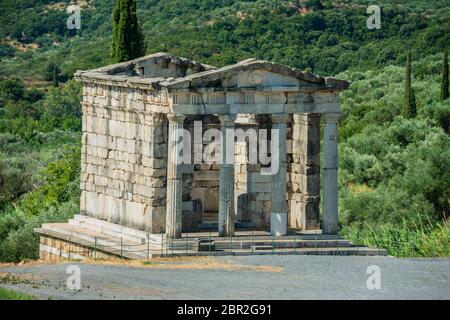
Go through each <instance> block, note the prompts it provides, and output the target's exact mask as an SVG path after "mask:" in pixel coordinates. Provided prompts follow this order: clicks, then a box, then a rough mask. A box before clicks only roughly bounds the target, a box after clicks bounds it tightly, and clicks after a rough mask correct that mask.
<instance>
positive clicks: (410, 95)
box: [403, 52, 417, 118]
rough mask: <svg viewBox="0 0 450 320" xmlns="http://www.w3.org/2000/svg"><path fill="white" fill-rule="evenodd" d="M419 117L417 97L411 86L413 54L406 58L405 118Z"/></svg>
mask: <svg viewBox="0 0 450 320" xmlns="http://www.w3.org/2000/svg"><path fill="white" fill-rule="evenodd" d="M416 115H417V104H416V95H415V93H414V89H413V88H412V85H411V53H409V52H408V54H407V57H406V75H405V96H404V101H403V116H404V117H405V118H415V117H416Z"/></svg>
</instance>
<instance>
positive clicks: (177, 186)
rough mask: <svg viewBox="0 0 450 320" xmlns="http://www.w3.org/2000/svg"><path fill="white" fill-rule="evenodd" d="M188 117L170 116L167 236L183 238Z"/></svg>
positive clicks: (168, 116)
mask: <svg viewBox="0 0 450 320" xmlns="http://www.w3.org/2000/svg"><path fill="white" fill-rule="evenodd" d="M185 117H186V116H184V115H181V114H168V115H167V118H168V120H169V134H168V145H167V153H168V154H167V199H166V236H167V237H169V238H172V239H173V238H181V225H182V221H181V219H182V197H181V196H182V178H183V173H182V167H181V163H182V155H180V151H181V147H182V142H181V141H182V137H183V121H184V119H185Z"/></svg>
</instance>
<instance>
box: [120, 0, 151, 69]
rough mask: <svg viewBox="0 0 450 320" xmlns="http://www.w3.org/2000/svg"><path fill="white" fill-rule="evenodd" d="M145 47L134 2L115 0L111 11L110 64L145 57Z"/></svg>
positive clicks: (130, 0)
mask: <svg viewBox="0 0 450 320" xmlns="http://www.w3.org/2000/svg"><path fill="white" fill-rule="evenodd" d="M145 51H146V46H145V38H144V34H143V33H142V29H141V27H140V25H139V23H138V19H137V15H136V2H135V1H134V0H117V2H116V6H115V7H114V11H113V40H112V48H111V62H112V63H119V62H123V61H128V60H132V59H135V58H138V57H141V56H143V55H145Z"/></svg>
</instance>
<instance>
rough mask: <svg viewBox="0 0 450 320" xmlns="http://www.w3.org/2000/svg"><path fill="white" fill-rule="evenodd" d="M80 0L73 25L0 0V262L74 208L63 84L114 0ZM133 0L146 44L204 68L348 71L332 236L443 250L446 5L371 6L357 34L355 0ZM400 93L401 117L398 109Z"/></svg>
mask: <svg viewBox="0 0 450 320" xmlns="http://www.w3.org/2000/svg"><path fill="white" fill-rule="evenodd" d="M119 2H120V3H128V2H130V1H119ZM79 3H81V4H82V23H81V26H82V28H81V30H67V29H66V28H65V25H66V20H67V18H68V14H67V13H66V12H65V8H66V4H65V3H64V2H59V1H56V0H38V1H37V0H33V1H31V0H14V1H13V0H3V1H1V2H0V12H1V14H0V25H1V26H2V27H1V28H0V76H1V77H2V78H0V261H19V260H23V259H26V258H36V257H37V254H38V250H37V248H38V237H37V235H36V234H35V233H34V232H33V228H35V227H39V225H40V224H41V223H43V222H52V221H65V220H67V218H68V217H70V216H72V215H73V214H75V213H77V212H78V210H79V205H78V201H79V187H78V184H79V178H78V177H79V152H80V143H79V141H80V140H81V133H80V129H81V120H80V115H81V110H80V103H79V102H80V100H81V89H80V86H79V84H77V83H75V82H73V81H72V80H70V79H71V78H72V77H73V73H74V71H76V70H77V69H89V68H94V67H99V66H102V65H107V64H108V63H109V62H110V52H109V51H110V48H111V42H112V39H113V31H112V27H111V25H112V17H113V8H114V4H115V3H116V0H103V1H96V0H94V1H79ZM136 3H137V16H138V19H139V21H140V23H141V25H142V32H143V35H144V36H145V38H146V46H147V48H148V50H147V52H148V53H151V52H157V51H167V52H170V53H172V54H175V55H180V56H185V57H188V58H193V59H196V60H198V61H201V62H205V63H209V64H213V65H217V66H222V65H225V64H229V63H233V62H236V61H238V60H241V59H246V58H249V57H252V56H253V57H257V58H263V59H267V60H272V61H275V62H279V63H284V64H288V65H291V66H294V67H298V68H301V69H307V70H310V71H313V72H315V73H319V74H321V75H335V74H338V73H339V74H338V75H337V77H338V78H343V79H348V80H350V81H351V82H352V84H351V86H350V89H349V90H347V91H345V92H343V93H342V96H341V102H342V111H343V113H344V117H343V119H342V121H341V123H340V126H341V127H340V131H339V135H340V147H339V148H340V164H339V165H340V170H339V173H340V176H339V179H340V209H339V210H340V219H341V221H340V223H341V228H342V229H341V230H342V232H343V233H344V234H346V235H347V236H349V237H350V239H351V240H353V241H355V242H358V243H361V244H370V245H379V246H383V247H385V248H387V249H388V250H389V252H390V253H392V254H394V255H399V256H405V255H409V254H410V242H411V241H413V242H414V243H415V244H414V245H415V247H416V251H417V253H418V254H419V255H424V256H426V255H433V254H436V255H450V252H449V248H450V242H449V241H450V240H449V239H450V227H449V224H448V222H447V223H445V222H444V221H446V220H447V219H448V217H449V214H450V212H449V211H450V209H449V194H450V176H449V173H450V153H449V152H450V141H449V133H450V101H449V99H448V94H447V96H445V95H444V96H442V92H443V90H442V89H441V88H444V91H445V83H447V92H448V64H447V67H446V65H445V63H443V61H444V55H443V54H442V53H443V51H444V48H445V46H446V45H448V43H449V32H448V30H450V19H449V17H450V1H449V0H439V1H438V0H432V1H424V0H401V1H395V3H392V2H391V1H387V0H380V1H377V4H378V5H379V6H380V7H381V9H382V17H381V30H368V29H367V26H366V20H367V18H368V14H367V13H366V9H367V6H368V5H369V4H373V3H371V1H368V0H352V1H350V0H342V1H330V0H322V1H319V0H308V1H303V0H299V1H287V0H278V1H272V0H145V1H144V0H137V1H136ZM115 16H117V14H116V15H115ZM119 24H120V19H119ZM136 26H137V24H136ZM408 52H411V54H412V57H411V60H410V61H411V64H410V70H409V71H407V69H409V67H407V68H405V65H406V66H409V64H408V63H406V60H407V53H408ZM117 61H119V60H117ZM446 68H447V69H446ZM446 70H447V71H446ZM408 73H409V74H410V75H411V77H410V82H409V83H407V82H406V81H405V74H408ZM445 74H447V77H446V76H445ZM408 78H409V77H408V76H406V79H408ZM405 86H406V87H408V88H410V89H408V90H407V91H405ZM410 90H411V91H413V92H414V98H415V99H414V100H415V106H416V108H415V110H416V111H415V112H414V116H412V114H411V113H410V112H407V113H406V114H405V113H403V115H402V110H403V106H404V102H405V92H408V93H409V92H410ZM408 101H409V98H408Z"/></svg>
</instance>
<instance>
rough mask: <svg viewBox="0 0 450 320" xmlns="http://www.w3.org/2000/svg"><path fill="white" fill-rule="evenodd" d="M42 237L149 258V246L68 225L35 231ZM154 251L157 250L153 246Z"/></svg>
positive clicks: (120, 254) (46, 224)
mask: <svg viewBox="0 0 450 320" xmlns="http://www.w3.org/2000/svg"><path fill="white" fill-rule="evenodd" d="M35 231H36V232H38V233H39V234H42V235H48V236H52V237H55V238H57V239H63V240H66V241H69V242H72V243H76V244H80V245H83V246H87V247H91V248H94V247H95V248H96V250H99V251H103V252H107V253H111V254H113V255H116V256H122V257H124V258H129V259H144V258H146V257H147V256H148V246H147V244H141V243H140V242H136V241H131V240H125V239H123V238H122V239H121V238H120V237H119V238H118V237H114V236H112V235H108V234H105V233H102V232H99V231H96V230H92V229H87V228H84V227H80V226H75V225H71V224H68V223H45V224H43V225H42V227H41V228H38V229H35ZM152 249H153V251H156V248H155V247H153V246H152Z"/></svg>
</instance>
